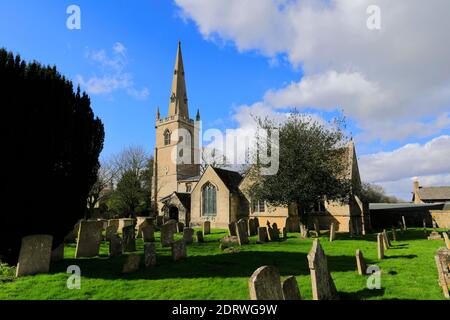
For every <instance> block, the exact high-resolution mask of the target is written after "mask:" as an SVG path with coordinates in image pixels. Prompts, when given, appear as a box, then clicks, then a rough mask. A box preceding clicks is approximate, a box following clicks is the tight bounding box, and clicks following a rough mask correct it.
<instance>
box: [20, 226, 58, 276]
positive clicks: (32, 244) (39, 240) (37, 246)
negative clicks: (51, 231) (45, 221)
mask: <svg viewBox="0 0 450 320" xmlns="http://www.w3.org/2000/svg"><path fill="white" fill-rule="evenodd" d="M52 242H53V237H52V236H50V235H33V236H27V237H25V238H23V239H22V246H21V247H20V253H19V262H18V263H17V268H16V277H22V276H28V275H33V274H39V273H47V272H48V271H49V270H50V259H51V254H52Z"/></svg>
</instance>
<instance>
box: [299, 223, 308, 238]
mask: <svg viewBox="0 0 450 320" xmlns="http://www.w3.org/2000/svg"><path fill="white" fill-rule="evenodd" d="M300 238H302V239H307V238H308V228H306V226H305V225H304V224H303V223H300Z"/></svg>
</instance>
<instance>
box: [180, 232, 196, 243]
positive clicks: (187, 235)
mask: <svg viewBox="0 0 450 320" xmlns="http://www.w3.org/2000/svg"><path fill="white" fill-rule="evenodd" d="M183 240H184V242H185V243H186V244H191V243H194V229H192V228H184V230H183Z"/></svg>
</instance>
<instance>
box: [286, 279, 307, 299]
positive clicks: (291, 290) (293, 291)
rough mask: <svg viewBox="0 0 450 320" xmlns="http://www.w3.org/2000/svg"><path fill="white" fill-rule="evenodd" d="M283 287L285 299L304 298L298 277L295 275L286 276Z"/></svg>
mask: <svg viewBox="0 0 450 320" xmlns="http://www.w3.org/2000/svg"><path fill="white" fill-rule="evenodd" d="M281 287H282V289H283V298H284V300H302V297H301V295H300V290H299V289H298V284H297V279H295V277H294V276H290V277H288V278H286V279H285V280H284V281H283V282H282V284H281Z"/></svg>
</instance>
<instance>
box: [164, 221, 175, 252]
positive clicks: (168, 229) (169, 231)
mask: <svg viewBox="0 0 450 320" xmlns="http://www.w3.org/2000/svg"><path fill="white" fill-rule="evenodd" d="M174 226H176V222H173V221H169V222H167V223H165V224H163V225H162V226H161V245H162V246H163V247H170V246H171V245H172V242H173V241H174V239H173V236H174V233H175V228H174Z"/></svg>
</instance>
